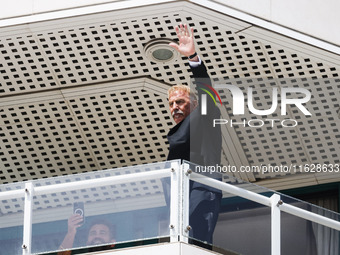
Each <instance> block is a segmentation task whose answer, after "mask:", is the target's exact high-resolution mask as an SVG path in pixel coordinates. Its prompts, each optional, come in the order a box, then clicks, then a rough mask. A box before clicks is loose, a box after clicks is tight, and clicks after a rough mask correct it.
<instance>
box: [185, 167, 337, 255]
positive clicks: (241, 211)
mask: <svg viewBox="0 0 340 255" xmlns="http://www.w3.org/2000/svg"><path fill="white" fill-rule="evenodd" d="M185 163H187V164H189V168H190V169H191V170H192V171H193V172H194V173H198V174H200V175H201V176H202V177H201V178H203V179H207V178H214V179H217V180H222V181H223V182H224V183H228V184H231V185H232V186H233V187H239V188H242V189H244V190H247V191H251V192H254V193H257V194H260V195H263V196H265V197H268V198H270V197H271V196H272V195H273V194H278V195H280V197H281V200H282V201H283V202H284V203H288V204H291V205H293V206H295V207H297V208H301V209H304V210H306V211H309V212H313V213H316V214H318V215H321V216H325V217H327V218H330V219H334V220H336V221H339V219H340V215H339V214H338V213H335V212H333V211H330V210H327V209H325V208H322V207H319V206H316V205H313V204H311V203H307V202H304V201H301V200H298V199H295V198H292V197H290V196H287V195H284V194H281V193H279V192H275V191H272V190H269V189H266V188H264V187H260V186H257V185H255V184H252V183H247V182H244V181H242V180H238V179H236V178H233V177H229V176H228V175H226V174H223V173H217V172H216V171H215V169H213V168H210V169H208V168H205V167H200V166H197V165H195V164H192V163H190V162H185ZM195 185H196V184H195V182H193V181H191V184H190V186H191V190H190V192H191V195H192V194H193V187H195ZM196 187H197V185H196ZM208 189H209V188H208ZM222 194H223V196H222V200H221V207H220V209H219V215H218V220H217V223H216V227H215V230H214V234H213V239H212V241H208V242H207V241H206V240H204V238H198V240H199V241H200V242H196V244H198V245H200V246H203V247H208V248H209V249H212V250H215V251H219V252H222V253H223V254H251V255H256V254H259V255H262V254H270V253H271V209H270V207H268V206H265V205H262V204H259V203H256V202H252V201H250V200H247V199H244V198H241V197H239V196H235V195H233V194H230V193H228V192H225V191H223V192H222ZM192 200H193V197H190V202H189V203H190V206H192V204H193V203H192ZM196 200H197V198H196ZM315 202H316V201H315ZM333 202H334V201H333ZM320 205H322V206H323V207H329V208H330V207H332V208H333V210H336V208H337V206H338V205H337V201H336V205H331V202H330V201H323V202H322V203H320ZM192 210H193V209H192V208H190V209H189V211H192ZM192 215H193V214H192V213H191V214H190V216H189V217H191V218H190V219H189V222H192V221H193V220H192ZM204 221H205V219H204V218H201V222H202V224H204ZM185 233H186V234H185V235H186V236H187V237H189V238H191V239H192V238H193V236H194V237H195V234H194V227H193V229H192V230H190V231H189V232H185ZM194 239H195V238H194ZM191 242H193V241H191ZM194 243H195V242H194ZM281 252H282V253H281V254H283V255H285V254H287V255H288V254H289V255H295V254H296V255H298V254H312V255H314V254H315V255H321V254H339V231H337V230H334V229H331V228H328V227H325V226H323V225H321V224H318V223H314V222H311V221H309V220H305V219H303V218H300V217H297V216H294V215H291V214H288V213H285V212H281Z"/></svg>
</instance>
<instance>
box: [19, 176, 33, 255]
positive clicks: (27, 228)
mask: <svg viewBox="0 0 340 255" xmlns="http://www.w3.org/2000/svg"><path fill="white" fill-rule="evenodd" d="M33 193H34V188H33V184H32V183H31V182H28V183H26V185H25V206H24V228H23V244H22V254H23V255H30V254H31V250H32V211H33V196H34V194H33Z"/></svg>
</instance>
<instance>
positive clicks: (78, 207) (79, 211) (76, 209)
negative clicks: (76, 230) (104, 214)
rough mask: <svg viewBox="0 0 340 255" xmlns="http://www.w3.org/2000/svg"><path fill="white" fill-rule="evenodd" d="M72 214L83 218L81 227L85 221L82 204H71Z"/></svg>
mask: <svg viewBox="0 0 340 255" xmlns="http://www.w3.org/2000/svg"><path fill="white" fill-rule="evenodd" d="M73 214H79V215H80V216H83V221H82V222H81V224H82V225H83V224H84V221H85V210H84V202H75V203H73Z"/></svg>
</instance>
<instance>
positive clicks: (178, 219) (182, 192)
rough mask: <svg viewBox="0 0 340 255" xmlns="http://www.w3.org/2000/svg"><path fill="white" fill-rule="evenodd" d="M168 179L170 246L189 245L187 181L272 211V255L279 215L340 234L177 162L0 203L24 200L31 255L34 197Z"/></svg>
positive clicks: (24, 193)
mask: <svg viewBox="0 0 340 255" xmlns="http://www.w3.org/2000/svg"><path fill="white" fill-rule="evenodd" d="M169 176H170V179H171V197H170V225H169V230H170V232H169V233H170V242H178V241H182V242H186V243H188V236H189V235H188V232H189V231H190V228H191V227H190V226H189V181H190V180H192V181H195V182H199V183H202V184H205V185H208V186H211V187H214V188H216V189H220V190H222V191H224V192H228V193H231V194H233V195H236V196H239V197H242V198H245V199H248V200H251V201H253V202H257V203H259V204H262V205H265V206H268V207H271V254H275V255H279V254H281V242H280V239H281V235H280V233H281V216H280V213H281V211H283V212H286V213H289V214H291V215H295V216H297V217H300V218H303V219H306V220H310V221H313V222H315V223H318V224H321V225H324V226H326V227H329V228H332V229H335V230H337V231H340V222H338V221H336V220H332V219H329V218H327V217H324V216H321V215H318V214H316V213H312V212H309V211H306V210H304V209H300V208H297V207H295V206H292V205H289V204H286V203H283V202H282V200H281V198H280V195H278V194H273V195H272V196H271V197H266V196H264V195H260V194H257V193H255V192H252V191H248V190H245V189H242V188H239V187H236V186H233V185H231V184H228V183H224V182H222V181H218V180H215V179H212V178H208V177H205V178H202V175H200V174H197V173H195V172H193V171H192V170H191V169H190V166H189V164H187V163H184V164H181V165H180V164H179V163H178V162H172V163H171V167H170V168H166V169H163V170H153V171H148V172H141V173H133V174H126V175H122V176H112V177H104V178H99V179H95V180H84V181H77V182H71V183H63V184H55V185H48V186H40V187H34V186H33V183H32V182H27V183H26V184H25V188H24V189H23V190H16V191H4V192H1V193H0V200H4V199H13V198H22V197H24V198H25V208H24V226H23V245H22V249H23V253H22V254H23V255H30V254H32V253H31V243H32V216H33V206H32V205H33V197H34V196H35V195H41V194H44V195H46V194H50V193H53V192H58V191H63V192H65V191H69V190H75V189H81V188H83V187H84V186H85V185H86V187H100V186H104V185H108V184H109V185H114V184H123V183H126V182H131V181H141V180H151V179H155V178H163V177H169Z"/></svg>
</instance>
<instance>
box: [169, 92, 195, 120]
mask: <svg viewBox="0 0 340 255" xmlns="http://www.w3.org/2000/svg"><path fill="white" fill-rule="evenodd" d="M196 105H197V102H196V101H195V102H191V101H190V96H189V94H188V92H186V91H184V90H175V91H173V92H172V93H171V94H170V95H169V107H170V112H171V116H172V117H173V118H174V121H175V122H176V124H178V123H179V122H181V121H182V120H184V119H185V118H186V117H187V116H188V115H189V114H190V113H191V112H192V110H193V109H194V108H195V107H196Z"/></svg>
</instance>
